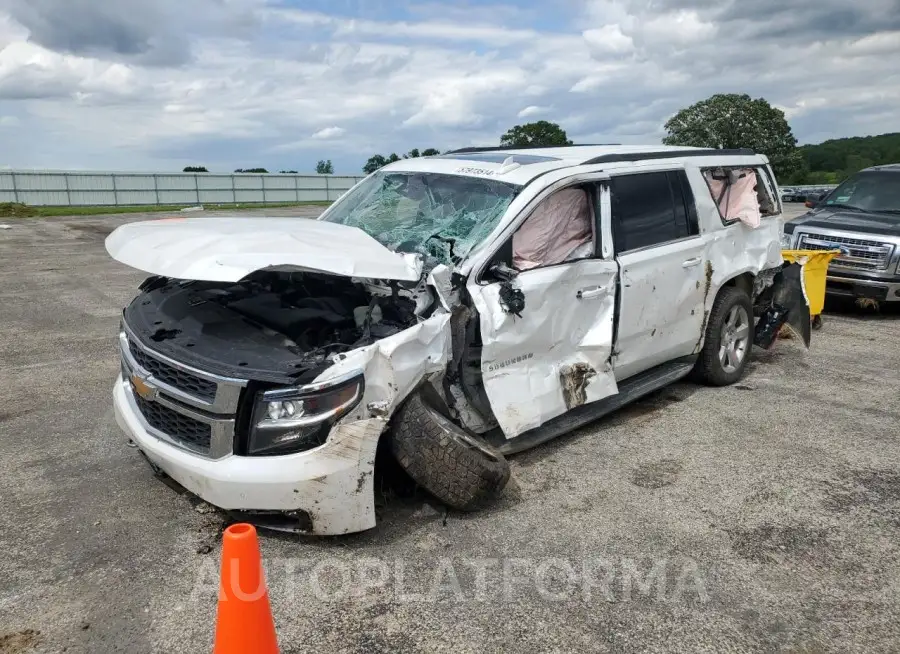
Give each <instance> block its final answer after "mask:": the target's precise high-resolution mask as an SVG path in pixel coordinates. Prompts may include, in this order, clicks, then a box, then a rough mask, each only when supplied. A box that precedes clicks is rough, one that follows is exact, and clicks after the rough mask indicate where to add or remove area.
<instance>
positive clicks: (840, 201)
mask: <svg viewBox="0 0 900 654" xmlns="http://www.w3.org/2000/svg"><path fill="white" fill-rule="evenodd" d="M849 199H850V196H849V195H842V196H841V197H839V198H835V200H834V201H833V202H829V203H828V204H833V203H834V202H839V203H841V204H843V203H844V202H847V201H848V200H849Z"/></svg>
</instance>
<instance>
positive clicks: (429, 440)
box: [390, 392, 510, 511]
mask: <svg viewBox="0 0 900 654" xmlns="http://www.w3.org/2000/svg"><path fill="white" fill-rule="evenodd" d="M390 439H391V452H392V453H393V454H394V457H395V458H396V459H397V462H398V463H399V464H400V467H402V468H403V469H404V470H406V472H407V473H408V474H409V476H410V477H412V478H413V480H414V481H415V482H416V483H417V484H419V485H420V486H422V487H423V488H424V489H426V490H427V491H428V492H430V493H431V494H432V495H434V496H435V497H437V498H438V499H439V500H441V501H442V502H444V503H445V504H447V505H448V506H450V507H452V508H454V509H460V510H462V511H474V510H475V509H478V508H479V507H481V506H482V505H483V504H484V503H485V502H486V501H487V500H489V499H491V498H493V497H494V496H496V495H497V494H498V493H499V492H500V491H501V490H503V487H504V486H506V482H508V481H509V472H510V471H509V463H507V461H506V459H505V458H504V457H503V455H502V454H500V453H499V452H498V451H497V450H495V449H494V448H493V447H491V446H490V445H488V444H487V443H485V442H484V441H483V440H482V439H480V438H478V437H477V436H474V435H472V434H470V433H468V432H466V431H465V430H464V429H462V428H461V427H459V426H458V425H456V424H455V423H453V422H452V421H451V420H449V419H447V418H446V417H445V416H443V415H441V414H440V413H438V412H437V411H436V410H435V409H433V408H431V407H430V406H429V405H428V404H427V403H426V402H425V401H424V400H423V399H422V396H421V394H420V393H418V392H416V393H413V394H412V395H410V396H409V398H408V399H407V400H406V402H405V403H404V405H403V406H402V407H401V408H400V410H399V411H398V412H397V414H396V416H395V417H394V424H393V426H392V429H391V434H390Z"/></svg>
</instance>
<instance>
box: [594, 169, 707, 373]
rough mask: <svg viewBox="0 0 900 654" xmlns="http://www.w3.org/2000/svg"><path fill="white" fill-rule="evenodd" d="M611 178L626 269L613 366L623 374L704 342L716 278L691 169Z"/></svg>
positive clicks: (617, 232)
mask: <svg viewBox="0 0 900 654" xmlns="http://www.w3.org/2000/svg"><path fill="white" fill-rule="evenodd" d="M611 185H612V230H613V239H614V242H615V248H616V256H617V258H618V261H619V265H620V267H621V275H622V277H621V297H620V310H619V311H620V312H619V328H618V336H617V342H616V350H615V357H614V365H615V368H616V378H617V379H619V380H622V379H624V378H627V377H630V376H631V375H634V374H636V373H638V372H641V371H643V370H646V369H648V368H652V367H653V366H656V365H658V364H661V363H664V362H666V361H670V360H672V359H676V358H679V357H682V356H687V355H690V354H691V353H692V352H693V351H694V350H695V349H696V348H697V346H698V344H699V342H700V335H701V333H702V331H703V325H704V297H705V294H706V293H707V291H708V288H709V285H710V281H711V280H710V279H708V277H709V275H708V274H707V272H706V271H707V268H708V267H707V265H706V261H705V258H704V251H705V247H704V239H703V238H702V237H701V236H700V230H699V225H698V220H697V211H696V207H695V205H694V199H693V193H692V191H691V187H690V184H689V183H688V180H687V176H686V174H685V172H684V170H677V169H676V170H659V171H654V172H642V173H637V174H625V175H618V176H613V177H612V179H611Z"/></svg>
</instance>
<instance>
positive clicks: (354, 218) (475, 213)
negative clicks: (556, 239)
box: [322, 172, 520, 269]
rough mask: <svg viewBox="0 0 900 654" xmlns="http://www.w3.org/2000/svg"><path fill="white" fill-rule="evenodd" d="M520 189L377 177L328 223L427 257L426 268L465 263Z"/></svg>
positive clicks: (430, 176) (443, 178) (411, 176)
mask: <svg viewBox="0 0 900 654" xmlns="http://www.w3.org/2000/svg"><path fill="white" fill-rule="evenodd" d="M519 188H520V187H518V186H515V185H513V184H506V183H504V182H498V181H495V180H489V179H480V178H476V177H463V176H460V175H440V174H435V173H421V172H415V173H414V172H377V173H375V174H374V175H372V176H371V177H369V178H368V179H366V180H365V181H363V182H362V183H361V184H360V185H359V186H357V187H356V188H355V189H354V190H353V191H351V192H350V193H348V194H347V195H345V196H344V197H343V198H342V199H341V200H340V201H339V202H337V203H336V204H335V205H334V206H333V207H332V208H331V209H330V210H329V211H328V213H327V214H326V215H325V216H324V217H323V218H322V219H323V220H326V221H328V222H333V223H342V224H344V225H350V226H353V227H359V228H360V229H361V230H363V231H364V232H366V233H367V234H369V236H372V237H373V238H375V239H376V240H377V241H378V242H379V243H381V244H382V245H384V246H385V247H387V248H388V249H390V250H393V251H395V252H405V253H413V254H421V255H422V256H423V257H424V258H425V267H426V268H427V269H430V268H433V267H434V266H436V265H438V264H439V263H443V264H448V265H452V264H455V263H459V262H460V261H461V260H462V259H463V258H465V256H466V255H467V254H469V252H471V251H472V250H473V249H474V248H475V246H476V245H478V244H479V243H480V242H481V241H482V240H484V238H485V237H486V236H487V235H488V234H490V233H491V231H492V230H493V229H494V227H496V226H497V223H498V222H500V218H501V217H502V216H503V214H504V212H505V211H506V208H507V207H508V206H509V203H510V202H512V200H513V198H514V197H515V196H516V193H518V191H519Z"/></svg>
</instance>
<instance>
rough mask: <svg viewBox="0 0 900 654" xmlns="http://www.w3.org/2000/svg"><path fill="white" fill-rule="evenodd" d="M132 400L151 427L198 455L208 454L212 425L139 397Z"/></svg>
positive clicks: (136, 396)
mask: <svg viewBox="0 0 900 654" xmlns="http://www.w3.org/2000/svg"><path fill="white" fill-rule="evenodd" d="M134 400H135V403H136V404H137V407H138V410H139V411H140V412H141V415H143V416H144V419H145V420H146V421H147V422H148V423H149V425H150V426H151V427H153V428H154V429H157V430H159V431H161V432H162V433H164V434H169V435H172V436H173V437H176V438H177V439H178V440H179V441H180V442H181V443H183V444H184V445H185V446H186V447H187V448H188V449H191V450H195V451H196V452H197V453H198V454H209V445H210V441H211V439H212V425H210V424H208V423H205V422H200V421H199V420H196V419H194V418H191V417H190V416H186V415H184V414H182V413H178V411H176V410H175V409H170V408H169V407H167V406H165V405H163V404H160V403H159V402H148V401H147V400H145V399H144V398H142V397H141V396H139V395H135V396H134Z"/></svg>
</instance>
